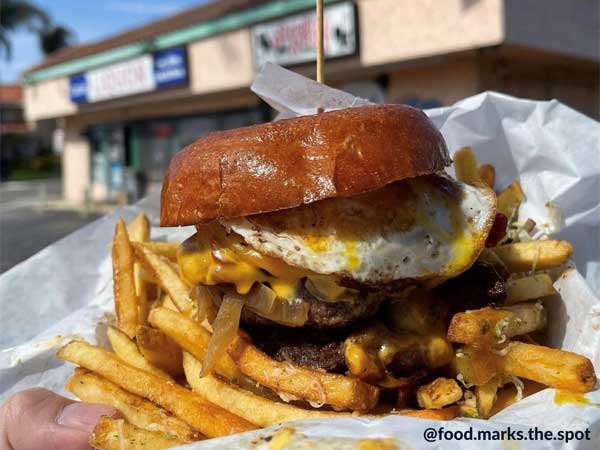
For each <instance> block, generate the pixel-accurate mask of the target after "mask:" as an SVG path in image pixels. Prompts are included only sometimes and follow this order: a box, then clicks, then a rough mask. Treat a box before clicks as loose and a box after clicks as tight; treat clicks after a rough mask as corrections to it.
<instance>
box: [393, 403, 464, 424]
mask: <svg viewBox="0 0 600 450" xmlns="http://www.w3.org/2000/svg"><path fill="white" fill-rule="evenodd" d="M396 414H398V415H401V416H409V417H418V418H419V419H429V420H452V419H455V418H457V417H459V416H460V408H459V407H458V406H456V405H453V406H447V407H446V408H442V409H402V410H400V411H398V412H397V413H396Z"/></svg>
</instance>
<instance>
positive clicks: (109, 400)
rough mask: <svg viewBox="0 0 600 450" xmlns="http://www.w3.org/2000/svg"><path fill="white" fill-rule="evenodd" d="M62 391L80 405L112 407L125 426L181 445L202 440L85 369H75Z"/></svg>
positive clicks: (142, 400)
mask: <svg viewBox="0 0 600 450" xmlns="http://www.w3.org/2000/svg"><path fill="white" fill-rule="evenodd" d="M66 388H67V390H68V391H69V392H71V393H73V394H75V395H76V396H77V397H79V398H80V399H81V400H82V401H84V402H87V403H101V404H104V405H109V406H112V407H114V408H115V409H117V410H118V411H119V412H120V413H121V414H123V417H124V418H125V419H126V420H127V422H129V423H131V424H132V425H135V426H136V427H139V428H143V429H145V430H152V431H160V432H162V433H164V434H166V435H167V436H170V437H174V438H177V439H179V440H181V441H182V442H192V441H197V440H199V439H201V438H202V435H201V434H200V433H199V432H198V431H196V430H194V429H192V427H190V426H189V425H188V424H187V423H185V422H184V421H182V420H181V419H178V418H177V417H174V416H173V415H172V414H171V413H170V412H168V411H167V410H165V409H163V408H161V407H160V406H156V405H155V404H154V403H152V402H150V401H148V400H146V399H145V398H142V397H138V396H137V395H134V394H131V393H129V392H127V391H125V390H123V389H121V388H120V387H119V386H117V385H116V384H114V383H111V382H110V381H108V380H107V379H105V378H102V377H101V376H99V375H97V374H95V373H93V372H88V371H87V370H85V369H81V368H78V369H75V373H74V374H73V375H71V378H69V380H68V381H67V384H66Z"/></svg>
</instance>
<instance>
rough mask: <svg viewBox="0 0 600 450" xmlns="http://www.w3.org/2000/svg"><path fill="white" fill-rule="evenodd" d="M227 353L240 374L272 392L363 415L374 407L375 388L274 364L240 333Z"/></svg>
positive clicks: (307, 369) (376, 394)
mask: <svg viewBox="0 0 600 450" xmlns="http://www.w3.org/2000/svg"><path fill="white" fill-rule="evenodd" d="M228 353H229V354H230V355H231V357H232V358H233V360H234V361H235V362H236V364H237V365H238V367H239V369H240V370H241V371H242V373H244V374H245V375H247V376H248V377H250V378H252V379H253V380H255V381H257V382H258V383H260V384H262V385H263V386H266V387H268V388H270V389H272V390H274V391H276V392H284V393H287V394H291V395H293V396H296V397H299V398H301V399H304V400H308V401H312V402H315V403H321V404H328V405H332V406H334V407H335V408H337V409H340V410H345V409H346V410H353V411H355V410H358V411H364V410H369V409H371V408H373V407H374V406H375V405H376V404H377V398H378V396H379V389H378V388H377V387H375V386H372V385H370V384H367V383H365V382H363V381H361V380H359V379H357V378H353V377H348V376H344V375H338V374H332V373H327V372H321V371H318V370H314V369H309V368H306V367H302V366H298V365H296V364H293V363H290V362H280V361H276V360H274V359H272V358H270V357H269V356H267V355H266V354H264V353H263V352H261V351H260V350H259V349H257V348H256V347H255V346H254V345H252V344H251V343H250V342H249V340H248V339H247V338H246V337H245V336H243V335H242V334H241V333H240V334H239V335H238V336H237V337H236V338H235V339H234V341H233V342H232V343H231V345H230V347H229V349H228Z"/></svg>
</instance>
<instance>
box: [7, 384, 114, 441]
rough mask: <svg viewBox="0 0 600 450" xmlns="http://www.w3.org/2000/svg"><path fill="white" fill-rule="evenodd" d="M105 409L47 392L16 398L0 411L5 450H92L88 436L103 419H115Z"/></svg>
mask: <svg viewBox="0 0 600 450" xmlns="http://www.w3.org/2000/svg"><path fill="white" fill-rule="evenodd" d="M115 414H116V411H115V409H113V408H111V407H109V406H105V405H88V404H85V403H80V402H74V401H72V400H69V399H67V398H64V397H61V396H60V395H56V394H54V393H53V392H50V391H48V390H47V389H41V388H36V389H28V390H26V391H23V392H19V393H17V394H15V395H13V396H12V397H11V398H9V399H8V401H7V402H6V403H5V404H4V406H2V409H1V410H0V436H1V439H0V442H1V443H2V444H3V445H4V446H3V447H2V449H4V448H8V449H14V450H21V449H32V448H45V449H48V450H55V449H65V448H68V449H73V450H77V449H89V448H90V447H89V444H88V440H89V436H90V432H91V431H92V429H93V428H94V425H95V423H96V421H97V420H98V419H99V418H100V416H106V415H108V416H112V415H115Z"/></svg>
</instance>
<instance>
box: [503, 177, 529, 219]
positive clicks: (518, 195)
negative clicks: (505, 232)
mask: <svg viewBox="0 0 600 450" xmlns="http://www.w3.org/2000/svg"><path fill="white" fill-rule="evenodd" d="M524 199H525V193H524V192H523V189H522V188H521V183H519V182H518V181H513V182H512V183H511V184H510V185H509V186H508V187H507V188H506V189H505V190H504V191H502V192H501V193H500V194H498V212H501V213H502V214H504V215H505V216H506V217H508V218H509V219H510V218H512V217H513V216H514V217H516V216H517V214H518V212H519V206H521V202H523V200H524Z"/></svg>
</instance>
